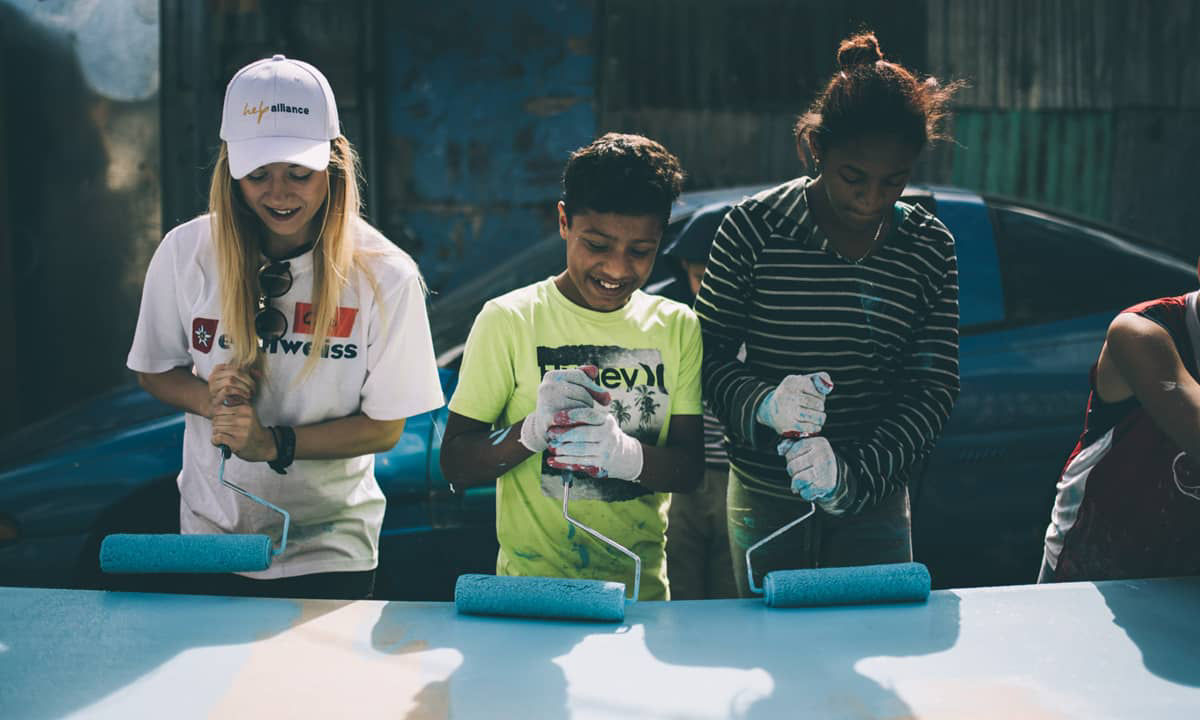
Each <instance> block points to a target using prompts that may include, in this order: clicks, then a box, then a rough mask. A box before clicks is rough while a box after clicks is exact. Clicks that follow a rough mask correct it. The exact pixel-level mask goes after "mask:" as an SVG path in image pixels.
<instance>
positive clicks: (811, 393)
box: [754, 372, 833, 438]
mask: <svg viewBox="0 0 1200 720" xmlns="http://www.w3.org/2000/svg"><path fill="white" fill-rule="evenodd" d="M831 392H833V380H831V379H830V378H829V373H826V372H817V373H811V374H809V375H788V376H787V377H785V378H784V379H783V382H781V383H779V386H778V387H776V388H775V389H774V390H772V391H771V392H770V393H768V394H767V396H766V397H765V398H763V401H762V402H761V403H759V405H758V410H756V411H755V413H754V417H755V419H757V420H758V421H759V422H760V423H762V424H763V425H766V426H767V427H769V428H771V429H772V430H774V431H775V432H777V433H779V435H781V436H782V437H786V438H801V437H807V436H809V435H816V434H817V433H819V432H821V427H822V426H823V425H825V396H826V395H828V394H829V393H831Z"/></svg>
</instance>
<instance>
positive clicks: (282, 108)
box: [242, 100, 311, 125]
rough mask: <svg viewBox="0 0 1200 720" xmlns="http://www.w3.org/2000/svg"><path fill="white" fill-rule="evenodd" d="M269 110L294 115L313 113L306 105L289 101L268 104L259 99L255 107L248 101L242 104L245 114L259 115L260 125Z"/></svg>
mask: <svg viewBox="0 0 1200 720" xmlns="http://www.w3.org/2000/svg"><path fill="white" fill-rule="evenodd" d="M269 112H274V113H292V114H293V115H309V114H311V113H309V110H308V108H306V107H301V106H297V105H288V104H287V103H275V104H274V105H267V103H266V102H265V101H263V100H259V101H258V106H257V107H254V106H252V105H250V104H248V103H243V104H242V115H243V116H245V115H257V116H258V120H257V123H258V124H260V125H261V124H262V119H263V115H266V114H267V113H269Z"/></svg>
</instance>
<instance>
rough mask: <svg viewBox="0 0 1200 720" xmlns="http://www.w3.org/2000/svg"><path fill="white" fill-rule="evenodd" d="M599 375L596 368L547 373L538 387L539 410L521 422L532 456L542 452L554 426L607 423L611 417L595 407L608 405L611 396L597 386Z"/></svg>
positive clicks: (525, 442) (523, 434) (535, 409)
mask: <svg viewBox="0 0 1200 720" xmlns="http://www.w3.org/2000/svg"><path fill="white" fill-rule="evenodd" d="M598 373H599V371H598V370H597V369H596V367H595V366H594V365H583V366H581V367H578V368H575V369H572V370H551V371H550V372H548V373H546V374H545V375H544V376H543V377H542V382H541V384H540V385H539V386H538V392H537V406H536V407H534V409H533V412H531V413H529V415H527V416H525V419H524V420H523V421H522V422H521V437H520V440H521V444H522V445H524V446H525V447H526V448H528V449H529V450H530V451H531V452H535V453H538V452H542V451H543V450H545V449H546V447H547V446H548V444H549V443H548V440H549V438H548V433H549V431H550V428H551V426H553V425H573V424H577V423H588V424H592V425H597V424H599V423H601V422H603V418H604V417H605V416H607V415H608V413H606V412H603V411H598V410H595V409H594V405H595V403H597V402H599V403H600V404H601V405H607V404H608V403H609V401H610V395H609V394H608V392H607V391H605V389H604V388H603V387H601V386H600V384H599V383H597V382H596V376H597V374H598Z"/></svg>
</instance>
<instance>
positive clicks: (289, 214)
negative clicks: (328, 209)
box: [237, 163, 329, 245]
mask: <svg viewBox="0 0 1200 720" xmlns="http://www.w3.org/2000/svg"><path fill="white" fill-rule="evenodd" d="M327 175H328V171H326V170H321V171H316V170H310V169H309V168H306V167H303V166H301V165H288V164H287V163H271V164H270V165H263V166H262V167H260V168H255V169H254V170H252V171H251V172H250V173H249V174H247V175H246V176H245V177H243V178H242V179H241V180H238V181H237V183H238V187H239V188H241V191H242V197H243V198H244V199H245V200H246V204H247V205H249V206H250V209H252V210H253V211H254V214H255V215H257V216H258V219H259V220H262V223H263V225H265V226H266V228H267V231H268V232H269V233H271V234H272V235H275V236H278V237H281V238H284V239H287V240H289V241H292V242H295V243H296V244H297V245H303V244H305V243H308V242H310V241H311V240H313V239H315V238H314V234H315V233H316V231H317V228H314V227H313V226H312V223H313V218H314V217H316V215H317V213H318V212H319V211H320V210H321V206H323V205H324V204H325V198H326V196H328V194H329V183H328V182H327V180H326V177H327Z"/></svg>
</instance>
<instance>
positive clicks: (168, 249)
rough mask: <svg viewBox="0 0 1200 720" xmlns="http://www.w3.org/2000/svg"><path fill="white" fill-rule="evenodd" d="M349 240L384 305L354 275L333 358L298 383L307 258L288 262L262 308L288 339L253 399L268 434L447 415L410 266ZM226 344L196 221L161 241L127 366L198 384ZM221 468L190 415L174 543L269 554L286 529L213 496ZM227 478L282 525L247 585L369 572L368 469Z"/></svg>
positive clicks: (202, 228)
mask: <svg viewBox="0 0 1200 720" xmlns="http://www.w3.org/2000/svg"><path fill="white" fill-rule="evenodd" d="M358 231H359V237H358V243H359V247H360V248H363V249H365V250H374V251H377V252H378V254H374V255H371V256H369V258H370V259H369V267H370V269H371V271H372V273H373V275H374V278H375V281H376V284H377V286H378V288H379V295H378V296H376V294H375V293H374V292H373V291H372V288H371V285H370V283H369V281H368V279H367V278H366V277H365V275H364V274H363V273H362V272H360V271H357V270H354V271H353V272H352V274H351V279H350V282H349V284H348V285H347V287H346V289H345V290H343V293H342V299H341V301H340V303H339V312H338V318H337V322H336V323H335V328H334V330H333V331H332V332H331V333H330V337H329V342H328V353H327V354H326V355H324V356H323V357H322V359H321V360H320V361H318V362H317V365H316V367H315V368H314V369H313V371H312V372H311V373H310V374H309V375H308V376H307V377H306V378H304V379H303V380H301V381H300V382H296V379H297V378H298V377H299V375H300V372H301V369H302V368H303V367H304V363H305V361H306V360H307V359H308V356H307V355H306V353H307V352H309V351H312V345H311V341H312V327H311V317H309V316H308V312H309V309H310V304H311V302H312V282H313V272H312V252H311V251H309V252H307V253H305V254H303V255H301V256H299V257H296V258H292V259H291V260H289V261H288V262H289V264H290V270H291V273H292V279H293V281H292V287H291V290H289V291H288V293H287V294H286V295H284V296H283V297H279V298H273V299H272V300H271V304H272V306H273V307H275V308H277V309H279V310H280V311H282V312H283V314H284V315H285V316H286V317H287V320H288V331H287V334H286V335H284V336H283V338H281V339H280V340H278V341H276V342H275V343H271V344H269V345H268V346H267V347H266V353H267V354H266V377H265V379H264V380H262V381H261V382H260V383H259V385H258V389H257V392H256V396H255V399H254V407H255V410H256V411H257V413H258V419H259V421H260V422H261V423H262V424H263V425H264V426H270V425H292V426H297V425H309V424H312V423H319V422H322V421H326V420H333V419H336V418H341V417H345V416H347V415H351V414H354V413H358V412H361V413H363V414H364V415H366V416H367V417H370V418H372V419H374V420H398V419H400V418H407V417H411V416H413V415H418V414H420V413H424V412H428V411H430V410H433V409H435V408H438V407H441V406H442V405H443V403H444V398H443V396H442V389H441V385H440V383H439V381H438V374H437V366H436V363H435V361H434V356H433V343H432V340H431V337H430V332H429V318H428V316H427V315H426V312H425V293H424V291H423V288H422V286H421V281H420V276H419V275H418V272H417V266H416V263H414V262H413V260H412V258H410V257H409V256H408V255H407V254H405V253H404V252H403V251H402V250H400V249H399V248H397V247H395V246H394V245H392V244H391V243H390V242H388V240H387V238H385V237H384V236H383V235H381V234H380V233H379V232H378V231H377V230H375V228H373V227H371V226H370V225H368V224H367V223H366V222H365V221H360V223H359V225H358ZM221 330H222V324H221V298H220V288H219V281H218V269H217V258H216V252H215V247H214V244H213V241H212V234H211V228H210V225H209V216H208V215H203V216H201V217H198V218H196V219H194V220H192V221H190V222H187V223H184V224H183V225H180V226H178V227H176V228H174V229H173V230H171V231H170V232H169V233H167V236H166V237H165V238H163V241H162V244H160V245H159V247H158V250H156V251H155V253H154V257H153V258H152V259H151V260H150V267H149V269H148V270H147V272H146V284H145V287H144V289H143V291H142V306H141V311H140V312H139V314H138V323H137V330H136V332H135V334H134V337H133V347H132V348H131V349H130V351H129V358H128V360H127V363H126V364H127V365H128V366H129V368H130V369H131V370H134V371H136V372H142V373H161V372H166V371H168V370H170V369H172V368H176V367H187V366H191V367H192V372H193V373H194V374H195V375H196V376H197V377H199V378H200V379H202V380H205V381H207V379H208V376H209V374H210V373H211V372H212V369H213V367H215V366H216V365H217V364H219V363H224V362H228V361H229V359H230V356H231V350H230V349H229V342H228V340H227V339H226V336H225V335H223V334H222V332H221ZM219 464H220V451H219V450H218V449H217V448H216V447H215V446H213V444H212V423H211V422H210V421H209V420H208V419H206V418H203V417H200V416H198V415H193V414H192V413H187V414H186V423H185V430H184V437H183V470H182V471H181V472H180V473H179V481H178V482H179V492H180V496H181V498H182V503H181V507H180V527H181V529H182V531H183V532H184V533H266V534H268V535H270V536H271V537H272V539H273V540H274V541H275V544H276V547H278V542H279V536H280V533H281V530H282V528H283V520H282V517H281V516H280V515H279V514H278V513H276V512H274V511H273V510H271V509H269V508H266V507H263V506H261V505H259V504H258V503H255V502H253V501H251V500H249V499H247V498H244V497H242V496H241V495H239V494H237V493H235V492H233V491H232V490H230V489H228V488H226V487H224V486H222V485H221V484H220V483H219V482H218V480H217V471H218V467H219ZM225 477H226V479H227V480H229V481H230V482H233V483H235V484H237V485H240V486H241V487H243V488H245V489H246V490H248V491H250V492H252V493H254V494H255V495H258V496H259V497H262V498H264V499H266V500H269V501H271V502H272V503H274V504H275V505H278V506H279V507H281V508H283V509H285V510H287V511H288V512H289V513H290V514H291V519H292V522H291V529H290V531H289V535H288V543H287V549H286V551H285V552H284V553H283V554H282V555H279V556H276V557H275V558H274V559H273V560H272V561H271V567H270V568H268V569H267V570H265V571H263V572H258V573H246V575H248V576H249V577H255V578H262V579H269V578H280V577H290V576H294V575H307V574H310V573H318V572H335V571H338V572H350V571H361V570H370V569H371V568H374V567H375V566H376V564H377V563H378V557H379V531H380V528H381V526H382V524H383V511H384V505H385V500H384V496H383V492H382V491H381V490H380V489H379V485H378V483H376V481H375V457H374V455H363V456H359V457H352V458H345V459H341V460H296V461H295V462H294V463H293V464H292V466H291V467H289V468H288V470H287V474H286V475H280V474H278V473H276V472H275V471H274V470H272V469H271V468H270V467H268V466H267V464H266V463H265V462H244V461H242V460H240V459H239V458H238V457H237V456H236V455H234V456H233V457H231V458H230V459H229V460H228V461H226V464H225Z"/></svg>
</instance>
